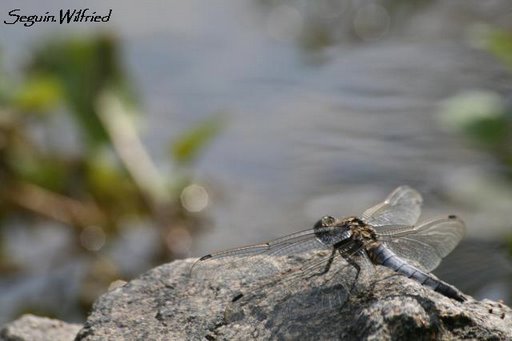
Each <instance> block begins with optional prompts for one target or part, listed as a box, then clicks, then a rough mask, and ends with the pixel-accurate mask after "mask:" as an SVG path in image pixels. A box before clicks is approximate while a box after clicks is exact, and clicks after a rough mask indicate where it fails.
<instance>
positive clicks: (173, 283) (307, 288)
mask: <svg viewBox="0 0 512 341" xmlns="http://www.w3.org/2000/svg"><path fill="white" fill-rule="evenodd" d="M295 258H296V259H293V257H290V258H287V259H286V258H281V259H274V260H272V261H270V260H268V259H262V258H261V259H259V258H257V257H253V258H252V260H250V261H249V264H246V265H245V266H242V267H239V266H236V267H235V266H233V265H228V266H227V267H226V265H220V264H221V263H222V262H213V261H212V262H206V266H205V267H204V268H202V269H197V270H194V272H193V273H192V274H191V273H190V267H191V264H193V260H184V261H175V262H173V263H170V264H166V265H163V266H160V267H158V268H155V269H153V270H151V271H149V272H147V273H146V274H144V275H142V276H141V277H139V278H138V279H135V280H133V281H131V282H129V283H127V284H126V285H124V286H122V287H119V288H116V289H113V290H111V291H109V292H108V293H106V294H105V295H103V296H102V297H100V298H99V299H98V300H97V302H96V303H95V305H94V308H93V311H92V313H91V315H90V316H89V318H88V320H87V322H86V324H85V326H84V328H83V329H82V330H81V331H80V332H79V334H78V336H77V340H88V341H90V340H119V339H123V340H205V339H206V340H247V339H278V340H286V339H301V340H308V339H315V340H332V339H369V340H390V339H400V340H405V339H414V340H431V339H441V340H453V339H487V340H505V339H508V340H510V339H512V310H511V309H510V308H509V307H507V306H505V305H503V304H501V303H498V302H492V301H488V300H484V301H480V302H479V301H475V300H473V299H471V298H470V297H468V301H467V302H465V303H463V304H461V303H459V302H456V301H454V300H451V299H449V298H446V297H444V296H442V295H440V294H438V293H436V292H434V291H432V290H430V289H428V288H425V287H423V286H421V285H419V284H418V283H416V282H414V281H412V280H410V279H407V278H405V277H403V276H400V275H394V274H393V273H392V272H391V271H388V270H387V269H384V268H382V267H377V270H376V271H375V272H374V273H373V274H372V278H374V279H376V281H375V280H373V281H368V277H366V278H365V276H363V277H360V279H359V280H358V282H357V283H366V282H367V283H373V284H368V285H366V284H365V286H362V285H358V286H359V288H358V289H352V291H351V292H352V294H351V295H350V296H348V295H346V294H343V293H346V292H347V290H345V289H344V287H343V286H341V285H339V282H337V280H338V279H336V278H335V276H331V277H330V280H328V281H325V278H329V277H328V276H327V275H326V276H313V277H312V278H310V279H308V280H300V281H295V280H293V276H292V277H291V278H292V280H289V279H288V280H285V281H283V280H281V281H279V282H274V283H267V284H266V285H264V286H259V287H258V288H259V290H258V291H255V292H260V293H262V294H261V295H255V296H254V297H252V296H249V298H247V299H245V297H247V295H246V296H245V297H244V298H242V299H240V300H239V301H237V303H236V304H232V303H230V302H231V300H232V298H233V297H234V296H236V293H237V292H239V291H238V290H239V289H240V288H246V289H247V288H248V287H249V288H253V287H256V284H253V283H258V281H256V279H257V278H256V277H255V276H257V275H255V274H258V273H259V274H260V275H261V276H264V274H268V273H269V270H268V269H272V268H279V266H280V265H281V264H280V262H297V261H300V259H299V258H297V257H295ZM248 267H249V268H250V269H251V270H252V271H250V272H247V269H248ZM276 271H277V270H276ZM329 273H334V274H336V273H337V272H336V271H329ZM329 273H328V274H329ZM339 273H341V272H338V274H339ZM198 274H199V275H198ZM345 276H347V275H345ZM320 278H322V279H321V280H322V281H323V283H322V286H321V287H320V286H319V285H320V283H319V282H318V281H320ZM261 282H262V281H260V282H259V283H261ZM263 283H266V282H263ZM317 286H319V287H317Z"/></svg>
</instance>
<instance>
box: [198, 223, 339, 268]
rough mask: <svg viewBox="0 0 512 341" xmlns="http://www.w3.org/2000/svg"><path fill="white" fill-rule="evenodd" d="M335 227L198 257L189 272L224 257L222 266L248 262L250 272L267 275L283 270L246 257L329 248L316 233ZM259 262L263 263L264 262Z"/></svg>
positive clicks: (230, 266)
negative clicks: (259, 264) (260, 265)
mask: <svg viewBox="0 0 512 341" xmlns="http://www.w3.org/2000/svg"><path fill="white" fill-rule="evenodd" d="M336 229H337V228H336V227H322V228H320V230H319V229H316V230H315V229H308V230H304V231H301V232H297V233H293V234H290V235H287V236H284V237H282V238H278V239H275V240H272V241H269V242H267V243H261V244H254V245H249V246H244V247H239V248H234V249H229V250H225V251H220V252H217V253H212V254H208V255H206V256H203V257H201V258H199V260H197V261H196V262H195V263H194V264H193V266H192V268H191V270H190V272H191V274H193V273H196V272H197V271H199V272H200V270H199V269H201V268H204V267H206V268H207V267H208V265H206V263H209V262H210V261H216V260H223V259H225V261H223V262H222V265H223V266H224V268H239V267H244V266H246V264H250V267H251V268H252V270H251V272H253V273H259V277H264V276H269V275H271V274H272V273H275V272H279V271H283V269H277V268H271V267H268V266H265V269H264V268H263V266H262V267H261V268H259V267H258V264H257V262H252V261H251V260H249V259H248V258H250V257H252V256H257V255H261V256H287V255H297V256H300V255H301V254H303V253H306V252H309V251H313V250H319V251H320V250H330V249H331V248H332V246H331V245H327V244H325V243H322V242H321V241H320V240H319V239H317V238H316V233H319V231H320V232H321V231H323V230H325V231H326V232H333V233H336ZM260 259H261V258H260ZM260 263H261V264H264V263H265V262H260ZM255 268H257V269H255ZM254 270H259V271H254ZM247 271H249V270H247Z"/></svg>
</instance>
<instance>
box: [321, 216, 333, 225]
mask: <svg viewBox="0 0 512 341" xmlns="http://www.w3.org/2000/svg"><path fill="white" fill-rule="evenodd" d="M321 222H322V226H332V225H334V223H335V222H336V219H335V218H334V217H331V216H330V215H326V216H324V217H322V219H321Z"/></svg>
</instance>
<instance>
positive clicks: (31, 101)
mask: <svg viewBox="0 0 512 341" xmlns="http://www.w3.org/2000/svg"><path fill="white" fill-rule="evenodd" d="M61 98H62V91H61V88H60V84H59V82H58V80H56V79H55V78H53V77H51V76H42V75H36V76H34V77H32V78H31V79H29V80H28V81H26V82H25V83H24V84H23V85H22V87H21V89H20V90H19V91H17V92H16V94H15V95H14V98H13V105H14V106H15V107H16V108H17V109H19V110H22V111H36V112H43V111H48V110H50V109H53V108H55V106H56V105H57V104H58V103H59V101H60V100H61Z"/></svg>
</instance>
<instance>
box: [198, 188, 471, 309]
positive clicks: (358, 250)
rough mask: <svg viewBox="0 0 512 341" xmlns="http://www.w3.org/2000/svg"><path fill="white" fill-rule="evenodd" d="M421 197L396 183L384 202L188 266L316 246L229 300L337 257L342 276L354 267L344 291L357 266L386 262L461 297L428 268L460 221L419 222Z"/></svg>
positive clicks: (452, 240) (456, 234)
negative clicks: (302, 260) (308, 255)
mask: <svg viewBox="0 0 512 341" xmlns="http://www.w3.org/2000/svg"><path fill="white" fill-rule="evenodd" d="M422 202H423V199H422V197H421V195H420V193H419V192H418V191H416V190H414V189H413V188H411V187H409V186H400V187H398V188H397V189H395V190H394V191H393V192H392V193H391V194H389V195H388V197H387V198H386V199H385V200H384V201H383V202H381V203H379V204H377V205H375V206H373V207H371V208H369V209H367V210H366V211H364V212H363V214H362V215H360V216H348V217H342V218H336V217H332V216H324V217H322V218H321V219H320V220H318V221H317V222H316V223H315V224H314V226H313V227H312V228H310V229H307V230H304V231H300V232H296V233H293V234H290V235H287V236H284V237H281V238H278V239H275V240H272V241H269V242H266V243H261V244H255V245H249V246H244V247H238V248H234V249H229V250H225V251H220V252H217V253H211V254H208V255H205V256H203V257H201V258H199V259H198V260H197V261H196V262H195V263H194V265H193V267H192V269H194V268H195V267H197V266H198V265H199V266H200V265H201V264H206V263H208V262H211V261H215V260H217V261H222V260H223V259H227V264H230V265H229V266H230V267H233V266H236V264H237V263H236V260H240V259H251V258H252V259H256V258H257V257H279V256H294V255H295V256H296V255H301V254H304V253H308V252H317V253H318V254H319V256H317V257H313V258H311V259H309V260H308V261H307V263H306V264H302V265H299V266H296V267H294V268H290V269H287V270H286V271H281V272H279V273H276V274H272V275H271V274H269V277H270V279H269V280H267V281H266V282H265V281H263V284H261V285H249V287H248V288H247V290H245V292H244V291H242V292H241V293H239V294H237V295H236V296H234V297H233V299H232V302H231V304H232V305H234V304H237V303H238V302H247V301H249V300H250V299H251V298H254V297H255V296H256V295H257V293H256V292H255V291H257V290H262V288H265V287H266V288H267V289H266V290H267V291H268V290H272V289H273V288H274V287H275V288H277V287H278V285H277V284H278V283H280V282H283V283H286V285H281V286H279V288H283V287H286V286H288V285H290V284H291V283H296V282H301V281H305V280H307V279H309V278H311V277H317V276H323V275H326V274H328V273H329V272H330V271H331V268H332V266H333V263H334V261H335V260H336V259H338V258H341V259H343V261H344V264H346V265H344V266H342V267H341V268H338V270H335V271H334V272H335V273H336V274H337V275H339V274H340V273H341V276H342V277H343V276H344V273H345V272H347V271H346V270H347V268H351V269H352V270H354V271H355V275H354V276H352V278H351V280H350V281H349V282H347V281H345V282H344V283H345V284H344V285H343V286H342V289H344V290H345V291H346V292H348V293H350V292H351V291H352V290H353V288H354V287H355V286H356V285H357V282H358V278H359V274H360V272H361V269H363V268H367V266H366V265H368V264H370V265H371V266H370V268H372V267H373V268H376V267H377V266H384V267H387V268H390V269H392V270H393V271H394V272H396V273H397V274H400V275H403V276H406V277H408V278H410V279H411V280H414V281H417V282H419V283H420V284H422V285H423V286H425V287H428V288H430V289H432V290H434V291H436V292H438V293H439V294H441V295H444V296H446V297H448V298H450V299H453V300H455V301H458V302H464V301H466V297H465V296H464V294H462V293H461V292H460V291H459V290H458V289H456V288H455V287H453V286H451V285H450V284H448V283H446V282H444V281H442V280H440V279H438V278H436V277H434V276H433V275H432V274H431V271H432V270H434V269H435V268H436V267H437V266H438V265H439V264H440V263H441V260H442V259H443V258H444V257H445V256H447V255H448V254H449V253H450V252H451V251H452V250H453V249H454V248H455V247H456V246H457V244H458V243H459V242H460V240H461V239H462V238H463V236H464V234H465V225H464V222H463V221H462V220H461V219H460V218H459V217H457V216H455V215H447V216H444V217H439V218H435V219H431V220H427V221H425V222H422V223H420V224H418V223H417V222H418V219H419V217H420V214H421V205H422ZM233 262H234V263H233ZM299 263H300V262H299ZM233 264H234V265H233ZM338 277H339V276H338ZM331 278H334V277H333V276H331ZM347 283H349V284H347ZM276 290H277V289H276Z"/></svg>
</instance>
